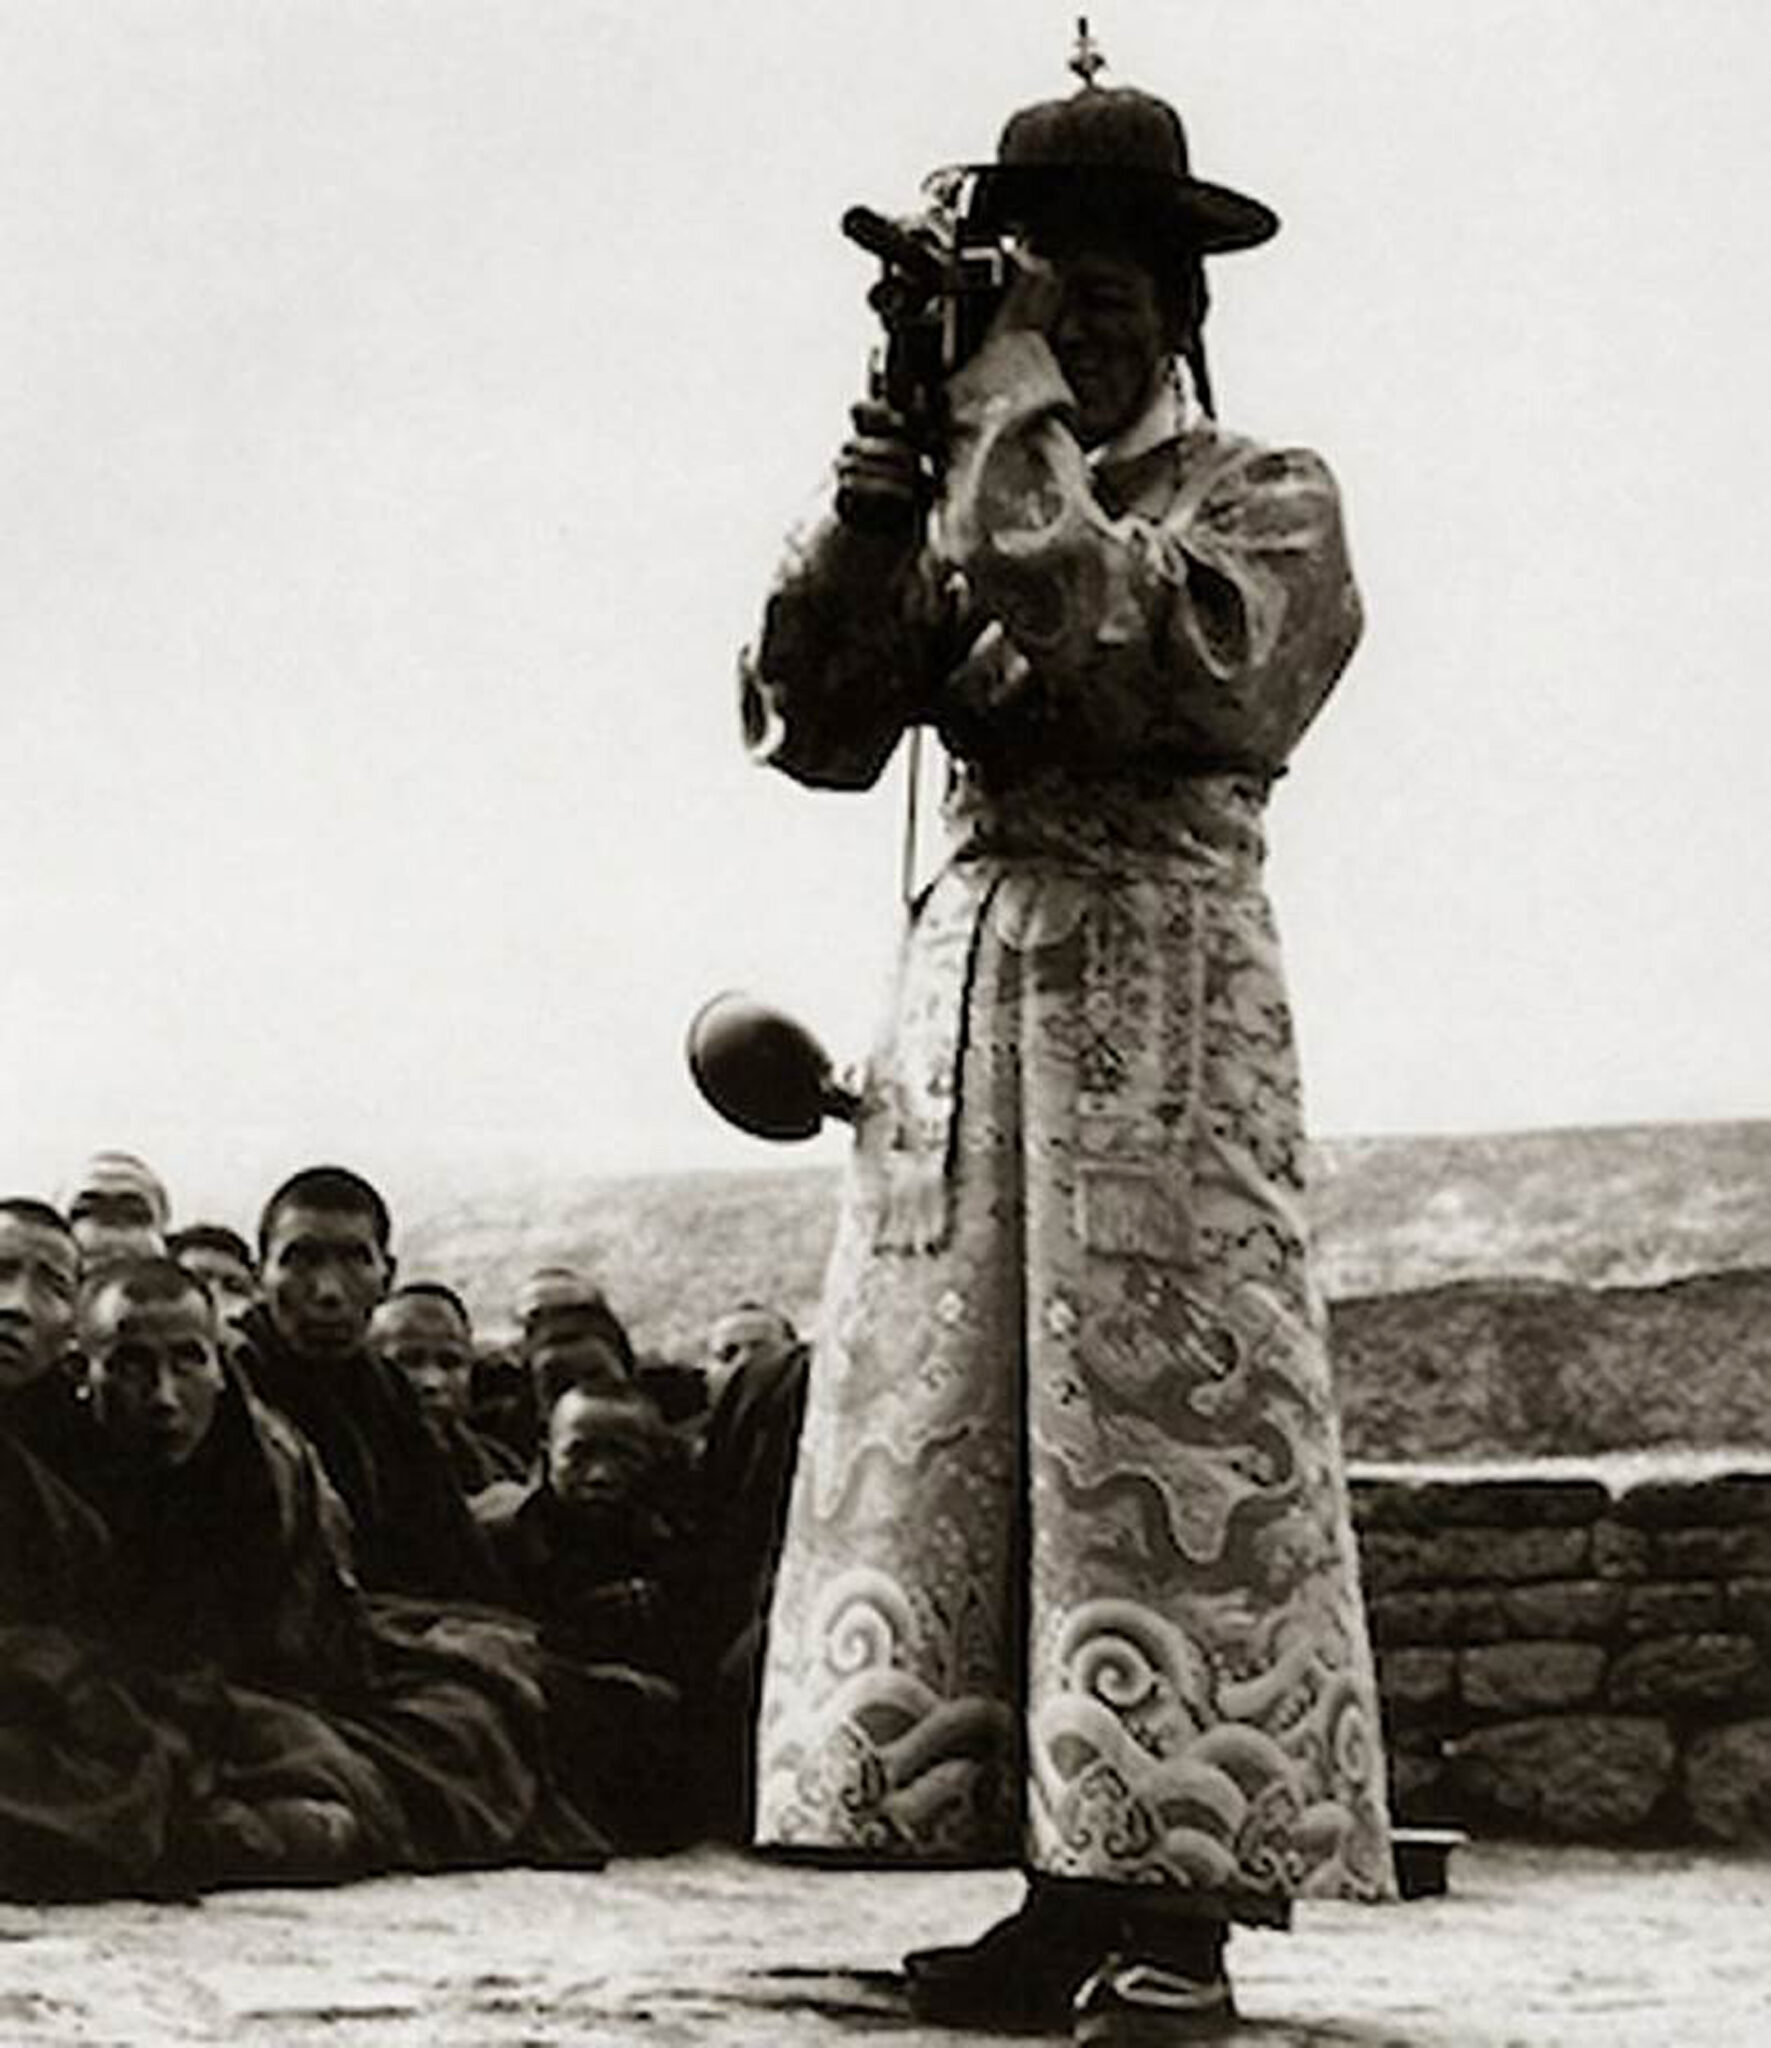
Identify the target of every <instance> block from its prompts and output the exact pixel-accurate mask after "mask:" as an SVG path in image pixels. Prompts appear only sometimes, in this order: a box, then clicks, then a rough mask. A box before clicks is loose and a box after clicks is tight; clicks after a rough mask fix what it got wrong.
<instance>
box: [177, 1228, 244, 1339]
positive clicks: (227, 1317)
mask: <svg viewBox="0 0 1771 2048" xmlns="http://www.w3.org/2000/svg"><path fill="white" fill-rule="evenodd" d="M178 1263H179V1264H180V1265H181V1266H182V1267H183V1268H184V1269H185V1271H186V1272H187V1273H195V1274H196V1276H197V1278H198V1279H199V1280H201V1281H202V1282H203V1284H204V1286H206V1287H207V1288H208V1289H209V1292H210V1295H211V1297H212V1298H213V1300H214V1302H215V1312H216V1314H217V1315H219V1316H220V1317H221V1319H222V1321H223V1322H224V1323H237V1322H238V1321H239V1320H240V1318H241V1317H242V1316H243V1315H244V1314H245V1313H246V1311H247V1310H248V1309H249V1308H252V1307H254V1306H255V1305H256V1303H257V1301H258V1275H257V1274H256V1273H254V1272H253V1270H252V1268H251V1267H250V1266H248V1265H246V1264H245V1263H244V1262H243V1261H242V1260H241V1259H239V1258H237V1257H236V1256H235V1254H234V1253H232V1252H230V1251H224V1250H223V1249H222V1247H221V1246H220V1245H210V1244H202V1245H196V1244H194V1245H189V1246H187V1247H186V1248H185V1249H184V1250H183V1251H181V1252H180V1253H179V1255H178Z"/></svg>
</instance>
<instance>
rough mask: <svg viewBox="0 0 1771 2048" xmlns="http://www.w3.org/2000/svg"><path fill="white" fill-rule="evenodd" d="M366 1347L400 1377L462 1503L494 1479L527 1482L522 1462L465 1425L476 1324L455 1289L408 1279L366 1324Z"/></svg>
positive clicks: (471, 1390)
mask: <svg viewBox="0 0 1771 2048" xmlns="http://www.w3.org/2000/svg"><path fill="white" fill-rule="evenodd" d="M368 1341H369V1349H370V1351H371V1352H372V1353H373V1354H374V1355H375V1357H377V1358H378V1359H380V1360H381V1362H382V1364H383V1365H389V1366H392V1367H393V1368H394V1369H395V1370H396V1371H398V1372H400V1373H403V1374H404V1375H405V1378H406V1380H407V1383H408V1384H409V1385H410V1387H411V1389H412V1392H413V1394H414V1396H415V1397H416V1398H417V1401H418V1407H419V1412H420V1413H421V1414H422V1415H423V1417H424V1420H425V1424H426V1427H427V1428H428V1429H429V1430H430V1433H431V1436H432V1437H433V1439H434V1440H435V1442H436V1445H437V1448H438V1449H439V1450H440V1451H441V1452H442V1454H443V1456H444V1458H445V1459H446V1460H447V1461H448V1465H449V1469H450V1471H451V1472H452V1473H453V1474H454V1475H455V1483H456V1485H457V1486H458V1487H459V1488H460V1490H461V1492H462V1495H463V1496H464V1497H465V1498H467V1499H470V1500H471V1499H472V1497H473V1496H474V1495H475V1494H476V1493H483V1492H484V1491H485V1489H486V1488H487V1487H488V1486H490V1485H492V1484H493V1482H494V1481H496V1480H500V1479H517V1480H520V1479H522V1478H523V1477H524V1475H525V1473H526V1472H527V1469H528V1468H527V1466H526V1464H525V1463H524V1461H523V1459H522V1458H521V1457H520V1456H519V1455H518V1454H517V1453H516V1452H515V1451H513V1450H511V1449H510V1447H509V1446H508V1445H506V1444H502V1443H500V1442H499V1441H498V1439H497V1438H496V1437H492V1436H487V1435H484V1434H483V1433H482V1432H481V1431H479V1430H477V1429H476V1428H475V1427H474V1426H473V1424H472V1422H471V1421H470V1420H469V1419H468V1410H469V1406H470V1403H471V1401H472V1397H473V1369H474V1341H473V1324H472V1321H471V1320H470V1318H469V1316H468V1312H467V1304H466V1303H465V1302H464V1301H463V1300H462V1298H461V1296H460V1295H459V1294H457V1293H456V1292H455V1290H454V1288H452V1287H445V1286H444V1285H443V1283H442V1282H441V1281H440V1280H413V1281H409V1282H407V1284H406V1285H405V1286H403V1287H396V1288H394V1289H393V1291H392V1292H391V1293H390V1294H389V1295H388V1296H387V1297H386V1298H385V1299H384V1300H383V1301H381V1302H380V1303H379V1304H378V1305H377V1307H376V1310H375V1313H374V1314H373V1315H372V1316H371V1317H370V1318H369V1340H368Z"/></svg>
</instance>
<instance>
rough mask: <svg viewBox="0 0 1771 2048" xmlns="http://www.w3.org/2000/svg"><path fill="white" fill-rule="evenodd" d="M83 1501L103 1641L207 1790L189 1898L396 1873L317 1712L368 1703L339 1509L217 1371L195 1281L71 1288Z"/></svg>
mask: <svg viewBox="0 0 1771 2048" xmlns="http://www.w3.org/2000/svg"><path fill="white" fill-rule="evenodd" d="M80 1340H81V1346H82V1350H83V1352H84V1355H85V1358H86V1364H87V1375H88V1380H87V1384H88V1388H89V1392H90V1397H91V1401H90V1406H91V1430H90V1436H89V1440H88V1444H87V1455H86V1457H85V1460H84V1470H83V1471H82V1472H81V1473H80V1474H79V1478H80V1481H81V1486H82V1491H83V1492H84V1494H85V1495H86V1497H87V1499H89V1500H90V1501H91V1502H92V1503H93V1504H94V1506H95V1507H96V1508H97V1509H98V1511H99V1513H100V1515H101V1516H102V1517H103V1519H104V1521H105V1524H106V1526H107V1527H108V1529H109V1530H110V1533H111V1537H112V1541H113V1553H112V1565H111V1588H110V1591H111V1614H112V1623H111V1626H112V1633H113V1636H114V1639H115V1640H116V1642H117V1644H118V1646H119V1648H120V1649H121V1650H122V1652H123V1653H124V1655H125V1656H126V1657H127V1658H128V1659H129V1660H130V1661H131V1663H132V1664H133V1665H134V1666H136V1667H137V1668H139V1669H141V1670H145V1671H151V1672H153V1673H156V1674H159V1675H160V1676H161V1677H162V1678H163V1679H164V1680H165V1681H166V1685H165V1691H164V1701H165V1705H166V1710H167V1711H168V1713H169V1714H172V1715H174V1716H175V1717H179V1718H181V1719H182V1721H183V1723H184V1725H186V1727H187V1728H188V1729H190V1730H191V1731H192V1733H193V1736H194V1739H195V1740H196V1741H197V1742H198V1744H199V1746H200V1748H201V1750H202V1753H203V1756H204V1760H205V1762H206V1763H207V1764H208V1766H209V1768H210V1770H211V1772H212V1774H213V1783H212V1786H211V1788H210V1796H209V1797H208V1798H206V1799H205V1800H204V1802H203V1804H202V1807H201V1810H200V1811H199V1812H198V1813H197V1814H195V1815H194V1816H193V1817H192V1819H191V1822H190V1825H189V1826H188V1828H187V1829H186V1831H185V1834H184V1838H183V1840H182V1841H180V1842H179V1843H177V1844H175V1845H174V1847H173V1849H172V1851H171V1853H172V1854H174V1855H175V1856H176V1857H178V1858H179V1859H180V1861H181V1864H182V1874H183V1875H184V1876H186V1877H187V1878H188V1879H189V1881H190V1882H192V1883H194V1884H196V1885H199V1886H201V1885H204V1884H208V1883H213V1882H217V1881H221V1880H232V1879H240V1878H245V1877H254V1878H266V1879H274V1878H302V1879H314V1878H321V1877H339V1876H350V1875H354V1874H355V1873H356V1872H358V1871H359V1870H363V1869H369V1868H385V1867H387V1866H389V1865H390V1864H395V1863H402V1862H405V1861H407V1860H408V1845H407V1842H406V1835H405V1829H404V1824H403V1821H402V1818H401V1815H400V1812H399V1808H398V1804H397V1801H396V1800H395V1798H394V1796H393V1793H392V1790H391V1788H390V1787H389V1785H388V1783H387V1781H386V1780H385V1778H384V1777H383V1775H382V1773H381V1772H380V1771H379V1770H378V1769H377V1768H376V1766H375V1765H374V1764H373V1763H372V1762H370V1761H369V1760H368V1759H366V1758H364V1757H363V1756H362V1755H361V1754H360V1753H359V1752H358V1751H357V1750H356V1749H355V1748H353V1746H352V1745H351V1744H350V1743H349V1742H348V1741H347V1740H346V1739H345V1738H344V1736H343V1735H341V1734H340V1733H339V1731H338V1730H337V1728H336V1727H335V1726H334V1725H333V1724H332V1723H331V1722H330V1721H329V1720H328V1719H327V1718H326V1716H325V1714H324V1712H323V1711H322V1703H324V1702H326V1701H330V1700H336V1699H362V1698H365V1697H366V1696H367V1690H368V1679H369V1671H370V1649H369V1638H368V1633H367V1630H366V1626H365V1621H364V1616H363V1612H362V1608H361V1603H360V1601H359V1598H358V1595H357V1591H356V1587H355V1585H354V1583H353V1580H352V1578H351V1574H350V1568H349V1563H348V1543H349V1531H348V1521H347V1518H346V1515H345V1511H344V1509H343V1507H342V1505H341V1504H340V1502H339V1500H338V1497H337V1495H336V1494H335V1493H334V1492H333V1490H332V1488H331V1486H330V1484H329V1483H328V1481H327V1479H326V1477H325V1474H324V1471H323V1469H322V1468H321V1465H320V1462H319V1459H318V1457H317V1456H316V1455H315V1453H314V1451H313V1449H312V1447H311V1446H310V1445H309V1444H308V1443H306V1442H305V1440H304V1439H303V1438H302V1437H301V1436H300V1434H299V1433H298V1432H297V1431H296V1430H295V1429H294V1428H293V1427H292V1426H291V1425H290V1424H289V1423H288V1422H286V1421H285V1420H284V1419H283V1418H282V1417H280V1416H278V1415H276V1414H275V1413H273V1412H272V1411H271V1410H269V1409H267V1408H266V1407H264V1406H263V1405H262V1404H261V1403H259V1402H257V1401H255V1400H254V1399H252V1398H251V1396H249V1395H248V1394H247V1393H246V1392H245V1391H244V1390H243V1389H242V1387H241V1386H240V1385H239V1383H238V1381H237V1380H236V1379H235V1378H234V1376H233V1375H232V1374H231V1373H230V1372H229V1370H228V1369H227V1366H226V1364H225V1362H224V1359H223V1355H222V1347H221V1331H220V1319H219V1317H218V1316H217V1314H216V1311H215V1306H214V1303H213V1302H212V1300H211V1299H210V1297H209V1293H208V1290H207V1289H206V1288H205V1286H204V1284H203V1282H202V1281H200V1280H199V1279H197V1277H196V1276H195V1275H194V1274H192V1273H189V1272H187V1271H186V1270H185V1269H184V1268H183V1267H182V1266H179V1265H177V1264H175V1263H174V1262H172V1261H171V1260H168V1259H159V1258H140V1259H120V1260H113V1261H111V1262H110V1263H109V1264H107V1265H105V1266H103V1267H101V1268H100V1270H99V1271H98V1273H97V1274H95V1275H94V1276H93V1277H92V1279H90V1280H89V1281H88V1282H87V1283H86V1286H85V1288H84V1289H83V1291H82V1294H81V1299H80Z"/></svg>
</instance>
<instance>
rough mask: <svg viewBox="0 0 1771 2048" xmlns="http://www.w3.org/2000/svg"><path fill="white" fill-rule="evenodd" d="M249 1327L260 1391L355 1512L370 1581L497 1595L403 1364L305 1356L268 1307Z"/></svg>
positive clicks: (415, 1590) (362, 1568) (425, 1590)
mask: <svg viewBox="0 0 1771 2048" xmlns="http://www.w3.org/2000/svg"><path fill="white" fill-rule="evenodd" d="M242 1328H243V1330H244V1332H245V1335H246V1338H247V1341H248V1346H249V1348H248V1349H247V1350H246V1351H245V1352H244V1354H243V1356H242V1361H241V1362H242V1365H243V1367H244V1370H245V1373H246V1376H247V1378H248V1380H249V1382H250V1384H251V1387H252V1391H253V1392H254V1393H255V1394H257V1395H258V1397H259V1398H260V1399H261V1400H263V1401H266V1402H268V1403H269V1404H270V1406H271V1407H273V1408H275V1409H277V1410H278V1411H279V1412H280V1413H281V1414H283V1415H285V1416H286V1417H287V1418H288V1419H289V1420H290V1421H291V1422H293V1423H294V1424H295V1426H296V1427H297V1428H298V1429H299V1430H300V1431H301V1432H302V1434H303V1435H304V1436H305V1437H306V1438H307V1439H308V1440H309V1442H310V1443H312V1444H313V1446H314V1448H315V1449H316V1450H317V1451H318V1452H319V1454H320V1459H321V1462H322V1463H323V1464H324V1465H325V1468H326V1473H327V1476H328V1477H329V1478H330V1480H331V1481H332V1484H333V1485H334V1486H335V1487H336V1488H337V1490H338V1492H339V1494H340V1495H341V1497H342V1498H343V1500H344V1504H345V1506H346V1507H347V1508H348V1509H349V1510H350V1517H351V1526H352V1530H353V1532H354V1535H353V1543H354V1550H355V1557H356V1568H357V1575H358V1577H359V1579H360V1580H361V1582H362V1584H363V1585H364V1586H365V1587H367V1588H368V1589H369V1590H370V1591H372V1592H378V1593H380V1592H386V1593H403V1594H409V1595H414V1596H416V1597H419V1598H421V1599H444V1600H449V1599H458V1598H465V1599H490V1598H494V1597H496V1594H497V1590H498V1587H497V1580H496V1575H495V1573H494V1571H493V1568H492V1565H491V1562H490V1560H489V1558H488V1557H487V1554H486V1549H485V1545H484V1544H483V1542H482V1541H481V1539H480V1536H479V1534H478V1531H477V1530H476V1528H475V1526H474V1520H473V1517H472V1515H471V1514H470V1513H469V1512H468V1508H467V1503H466V1501H465V1500H464V1499H463V1497H462V1494H461V1490H460V1488H459V1487H458V1486H457V1485H456V1483H455V1478H454V1475H453V1473H452V1472H451V1471H450V1469H449V1465H448V1461H447V1459H446V1458H445V1457H444V1455H443V1453H442V1451H441V1450H440V1449H439V1448H438V1446H437V1442H436V1439H435V1438H434V1437H433V1436H432V1435H431V1433H430V1431H429V1429H428V1428H426V1426H425V1421H424V1415H423V1412H422V1411H421V1409H420V1408H419V1406H418V1400H417V1397H416V1396H415V1395H414V1394H413V1392H412V1389H411V1387H410V1385H409V1384H408V1383H407V1381H406V1378H405V1376H404V1375H403V1374H402V1373H401V1372H400V1371H399V1370H398V1368H397V1367H394V1366H391V1365H387V1364H385V1363H383V1362H382V1361H381V1360H379V1359H377V1358H374V1357H372V1356H371V1355H370V1354H369V1353H368V1352H367V1351H359V1352H354V1353H352V1354H351V1355H349V1356H348V1357H344V1358H313V1357H302V1356H300V1355H298V1354H297V1353H296V1352H295V1351H294V1350H293V1349H292V1348H291V1347H290V1346H289V1345H287V1344H286V1343H285V1342H284V1341H283V1339H282V1338H281V1336H279V1335H278V1333H277V1331H276V1329H275V1328H274V1326H273V1325H272V1323H271V1320H270V1318H269V1316H268V1315H266V1314H264V1313H263V1312H262V1311H257V1310H255V1311H253V1312H252V1313H251V1314H250V1315H249V1316H248V1317H247V1318H246V1319H245V1320H244V1323H243V1325H242Z"/></svg>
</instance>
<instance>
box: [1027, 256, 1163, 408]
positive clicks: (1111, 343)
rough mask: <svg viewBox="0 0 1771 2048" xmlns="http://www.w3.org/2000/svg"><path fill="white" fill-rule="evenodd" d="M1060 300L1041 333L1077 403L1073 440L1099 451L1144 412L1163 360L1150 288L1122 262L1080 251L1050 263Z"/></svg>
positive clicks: (1159, 320)
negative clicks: (1059, 289)
mask: <svg viewBox="0 0 1771 2048" xmlns="http://www.w3.org/2000/svg"><path fill="white" fill-rule="evenodd" d="M1055 268H1056V270H1057V274H1058V281H1059V284H1060V286H1061V288H1062V295H1061V297H1060V300H1059V303H1058V309H1057V312H1056V315H1055V316H1054V318H1053V320H1052V324H1051V327H1050V329H1049V331H1048V333H1047V336H1046V338H1047V340H1048V341H1049V342H1050V344H1051V350H1052V354H1053V355H1055V356H1056V357H1057V359H1058V368H1059V369H1060V370H1062V371H1063V373H1064V380H1065V382H1066V383H1067V384H1068V385H1069V386H1070V389H1071V391H1072V392H1073V393H1074V394H1075V398H1076V437H1077V439H1078V440H1079V441H1080V442H1081V443H1082V445H1083V446H1084V447H1085V448H1095V447H1098V446H1099V445H1100V444H1101V443H1102V442H1104V441H1110V440H1112V438H1113V437H1114V435H1115V434H1119V433H1123V432H1124V431H1125V429H1126V428H1127V427H1129V426H1130V425H1131V424H1132V422H1133V421H1134V420H1135V419H1136V418H1137V417H1138V415H1139V414H1140V413H1141V412H1142V411H1143V409H1144V407H1145V406H1146V405H1148V404H1149V402H1150V399H1151V396H1152V395H1153V393H1154V392H1155V389H1156V384H1157V381H1158V379H1159V378H1160V376H1161V374H1162V372H1163V369H1164V366H1165V365H1166V363H1167V360H1168V339H1167V334H1166V329H1165V323H1164V320H1163V313H1162V306H1161V302H1160V300H1159V298H1158V295H1157V290H1156V281H1155V279H1154V278H1153V277H1152V276H1151V275H1150V273H1149V272H1148V271H1147V270H1146V269H1145V268H1144V267H1143V265H1142V264H1140V263H1137V262H1135V261H1134V260H1133V259H1132V258H1131V257H1129V256H1121V255H1109V254H1106V253H1103V252H1095V251H1092V250H1088V249H1079V250H1077V251H1076V252H1075V253H1073V254H1070V255H1064V256H1059V257H1058V258H1057V259H1056V261H1055Z"/></svg>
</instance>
